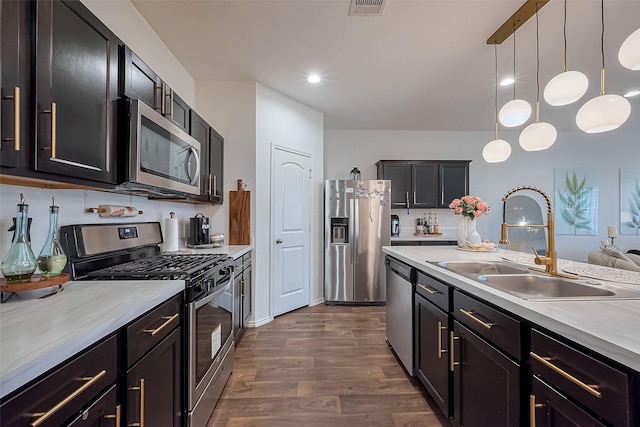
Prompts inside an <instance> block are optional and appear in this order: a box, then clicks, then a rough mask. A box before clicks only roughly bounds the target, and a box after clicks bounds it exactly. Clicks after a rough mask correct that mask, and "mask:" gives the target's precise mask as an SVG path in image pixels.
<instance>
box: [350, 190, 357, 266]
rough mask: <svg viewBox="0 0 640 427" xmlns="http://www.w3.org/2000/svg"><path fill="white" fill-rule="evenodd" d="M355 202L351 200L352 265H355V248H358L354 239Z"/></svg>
mask: <svg viewBox="0 0 640 427" xmlns="http://www.w3.org/2000/svg"><path fill="white" fill-rule="evenodd" d="M355 209H356V208H355V200H354V199H349V245H350V248H351V264H354V263H355V259H356V254H355V251H354V249H355V247H356V241H355V239H354V237H355V234H356V233H355V231H354V230H355V223H356V220H355V214H354V212H355Z"/></svg>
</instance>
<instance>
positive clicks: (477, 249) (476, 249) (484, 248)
mask: <svg viewBox="0 0 640 427" xmlns="http://www.w3.org/2000/svg"><path fill="white" fill-rule="evenodd" d="M456 249H457V250H459V251H467V252H498V251H499V250H500V249H499V248H497V247H495V246H494V247H488V246H473V247H468V248H463V247H460V246H456Z"/></svg>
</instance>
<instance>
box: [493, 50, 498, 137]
mask: <svg viewBox="0 0 640 427" xmlns="http://www.w3.org/2000/svg"><path fill="white" fill-rule="evenodd" d="M493 56H494V59H495V73H496V74H495V78H496V86H495V87H496V94H495V109H496V138H495V139H498V44H497V43H494V45H493Z"/></svg>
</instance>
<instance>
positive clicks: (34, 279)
mask: <svg viewBox="0 0 640 427" xmlns="http://www.w3.org/2000/svg"><path fill="white" fill-rule="evenodd" d="M68 281H69V274H68V273H61V274H60V275H58V276H51V277H42V276H40V275H39V274H34V275H33V276H31V281H29V282H23V283H7V279H5V278H4V277H3V278H2V279H0V292H23V291H32V290H34V289H41V288H50V287H52V286H62V285H63V284H64V283H66V282H68Z"/></svg>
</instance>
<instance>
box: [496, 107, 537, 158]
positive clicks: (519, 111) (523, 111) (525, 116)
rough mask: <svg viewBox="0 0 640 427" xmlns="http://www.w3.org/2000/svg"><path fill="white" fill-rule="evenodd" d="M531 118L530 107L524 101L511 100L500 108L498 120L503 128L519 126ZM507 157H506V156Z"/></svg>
mask: <svg viewBox="0 0 640 427" xmlns="http://www.w3.org/2000/svg"><path fill="white" fill-rule="evenodd" d="M529 117H531V105H529V103H528V102H527V101H525V100H524V99H512V100H511V101H509V102H507V103H506V104H504V105H503V106H502V108H501V109H500V113H499V114H498V120H500V123H502V125H503V126H506V127H508V128H512V127H515V126H520V125H521V124H523V123H524V122H526V121H527V120H529ZM507 157H508V156H507Z"/></svg>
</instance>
